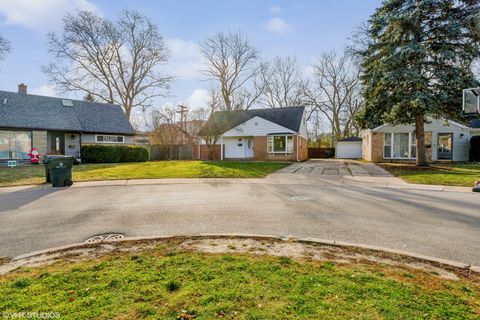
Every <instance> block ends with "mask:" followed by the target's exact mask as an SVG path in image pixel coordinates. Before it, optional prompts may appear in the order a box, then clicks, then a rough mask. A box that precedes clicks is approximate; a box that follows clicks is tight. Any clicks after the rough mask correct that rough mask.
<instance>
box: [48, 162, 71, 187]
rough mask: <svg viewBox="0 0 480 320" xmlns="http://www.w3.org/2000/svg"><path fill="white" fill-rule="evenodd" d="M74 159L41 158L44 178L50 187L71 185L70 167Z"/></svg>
mask: <svg viewBox="0 0 480 320" xmlns="http://www.w3.org/2000/svg"><path fill="white" fill-rule="evenodd" d="M74 161H75V158H74V157H68V156H57V155H46V156H45V157H44V158H43V164H44V165H45V178H46V180H47V182H50V183H51V184H52V187H69V186H71V185H72V184H73V181H72V167H73V162H74Z"/></svg>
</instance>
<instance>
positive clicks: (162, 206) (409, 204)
mask: <svg viewBox="0 0 480 320" xmlns="http://www.w3.org/2000/svg"><path fill="white" fill-rule="evenodd" d="M479 203H480V197H479V194H475V193H465V192H453V191H448V192H447V191H434V190H430V189H427V190H415V189H410V188H409V187H408V185H406V184H404V183H403V182H401V181H398V180H397V179H396V178H393V177H391V176H390V175H389V174H388V173H386V172H384V171H383V170H381V169H380V168H378V167H375V166H374V165H371V164H367V163H361V162H355V161H346V162H345V161H335V160H330V161H308V162H306V163H301V164H293V165H292V166H290V167H288V168H285V169H283V170H280V171H279V172H278V173H276V174H272V175H270V176H269V177H267V178H265V179H165V180H154V181H152V180H139V181H138V180H137V181H134V180H132V181H113V182H108V183H105V185H102V183H76V184H75V185H74V187H71V188H68V189H50V188H46V189H42V188H40V187H22V188H3V189H0V226H1V228H0V256H15V255H19V254H23V253H27V252H31V251H34V250H41V249H45V248H50V247H55V246H61V245H67V244H71V243H77V242H83V241H85V240H86V239H88V238H89V237H91V236H94V235H97V234H103V233H111V232H117V233H122V234H124V235H125V236H156V235H158V236H160V235H173V234H182V235H188V234H200V233H244V234H265V235H278V236H294V237H301V238H305V237H315V238H321V239H329V240H337V241H348V242H355V243H362V244H367V245H375V246H382V247H388V248H392V249H399V250H405V251H412V252H415V253H419V254H424V255H429V256H434V257H438V258H444V259H451V260H457V261H460V262H466V263H472V264H476V265H479V264H480V250H478V248H479V247H480V210H479V209H480V207H479Z"/></svg>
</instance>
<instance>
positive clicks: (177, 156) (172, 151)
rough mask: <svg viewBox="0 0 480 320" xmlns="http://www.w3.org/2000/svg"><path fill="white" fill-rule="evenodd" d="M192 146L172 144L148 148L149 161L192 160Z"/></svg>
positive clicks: (155, 145)
mask: <svg viewBox="0 0 480 320" xmlns="http://www.w3.org/2000/svg"><path fill="white" fill-rule="evenodd" d="M194 158H195V157H194V154H193V145H191V144H174V145H159V144H154V145H151V146H150V160H151V161H152V160H193V159H194Z"/></svg>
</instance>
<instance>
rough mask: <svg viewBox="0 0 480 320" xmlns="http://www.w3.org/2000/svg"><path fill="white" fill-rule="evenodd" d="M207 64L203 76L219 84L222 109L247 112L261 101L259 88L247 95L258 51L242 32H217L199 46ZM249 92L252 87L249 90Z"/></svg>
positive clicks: (253, 74)
mask: <svg viewBox="0 0 480 320" xmlns="http://www.w3.org/2000/svg"><path fill="white" fill-rule="evenodd" d="M200 48H201V51H202V54H203V56H204V57H205V58H206V60H207V61H208V63H207V66H206V69H204V70H202V73H203V74H204V75H205V76H207V79H209V80H212V81H214V82H215V83H216V85H218V91H219V93H220V95H221V97H222V104H223V105H222V106H221V107H220V109H223V110H228V111H230V110H236V109H247V108H249V106H250V105H251V104H253V102H254V101H255V100H256V99H258V96H259V94H258V92H257V90H256V89H257V88H254V89H253V90H254V92H248V93H247V87H248V85H247V84H249V83H250V82H252V81H253V79H254V78H255V75H256V71H257V69H258V65H257V60H258V51H257V50H256V49H255V48H253V47H252V46H251V45H250V44H249V42H248V39H247V37H246V36H245V35H244V34H243V33H241V32H229V33H217V34H216V35H215V36H213V37H211V38H208V39H206V40H204V41H203V42H202V43H201V44H200ZM249 89H250V88H249Z"/></svg>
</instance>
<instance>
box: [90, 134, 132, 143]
mask: <svg viewBox="0 0 480 320" xmlns="http://www.w3.org/2000/svg"><path fill="white" fill-rule="evenodd" d="M99 136H102V137H106V136H107V137H117V138H119V137H122V142H119V141H98V137H99ZM95 143H105V144H119V143H125V136H119V135H116V134H96V135H95Z"/></svg>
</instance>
